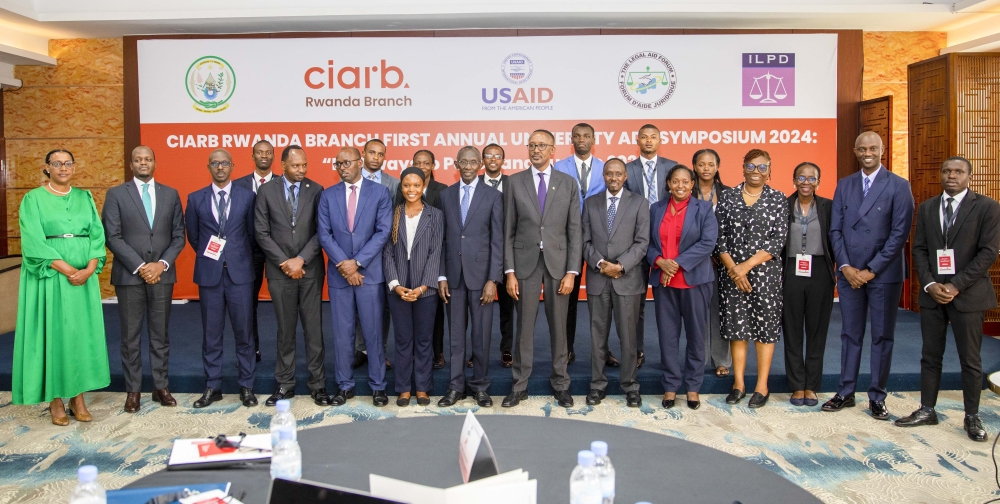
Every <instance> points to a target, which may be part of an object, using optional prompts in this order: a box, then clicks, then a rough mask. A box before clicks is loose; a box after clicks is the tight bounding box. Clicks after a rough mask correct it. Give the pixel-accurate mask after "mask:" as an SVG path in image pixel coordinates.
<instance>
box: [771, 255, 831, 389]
mask: <svg viewBox="0 0 1000 504" xmlns="http://www.w3.org/2000/svg"><path fill="white" fill-rule="evenodd" d="M828 261H829V260H828V259H827V258H826V257H825V256H813V266H812V276H810V277H801V276H796V275H795V258H794V257H788V258H786V260H785V272H784V277H785V278H784V306H783V308H782V317H781V326H782V327H781V328H782V331H783V332H784V334H785V372H786V373H787V379H788V388H789V390H792V391H796V390H813V391H818V390H819V389H820V386H821V385H822V382H823V354H824V353H825V351H826V333H827V330H828V329H829V328H830V313H831V312H832V311H833V278H832V277H831V276H830V263H829V262H828ZM803 327H804V328H805V332H803ZM803 344H804V346H805V357H804V358H803V353H802V351H803Z"/></svg>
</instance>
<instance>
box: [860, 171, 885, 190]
mask: <svg viewBox="0 0 1000 504" xmlns="http://www.w3.org/2000/svg"><path fill="white" fill-rule="evenodd" d="M880 171H882V165H878V168H875V171H873V172H872V174H871V175H865V172H864V170H862V171H861V178H862V180H861V187H862V188H864V187H865V185H864V184H865V181H864V180H863V179H868V190H869V191H871V190H872V187H873V186H874V185H875V177H877V176H878V172H880ZM861 194H864V193H861Z"/></svg>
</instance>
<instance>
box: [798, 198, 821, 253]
mask: <svg viewBox="0 0 1000 504" xmlns="http://www.w3.org/2000/svg"><path fill="white" fill-rule="evenodd" d="M815 211H816V199H815V198H814V199H813V200H812V202H811V203H809V215H813V212H815ZM795 218H796V219H798V220H799V225H800V226H802V253H803V254H805V253H806V240H807V238H808V231H809V220H808V218H807V216H803V215H802V204H801V203H800V202H799V199H798V198H795Z"/></svg>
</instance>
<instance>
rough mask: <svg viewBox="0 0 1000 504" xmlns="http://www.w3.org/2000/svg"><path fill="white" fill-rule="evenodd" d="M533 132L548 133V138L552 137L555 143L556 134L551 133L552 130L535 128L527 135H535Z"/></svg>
mask: <svg viewBox="0 0 1000 504" xmlns="http://www.w3.org/2000/svg"><path fill="white" fill-rule="evenodd" d="M535 133H544V134H546V135H548V136H549V138H551V139H552V143H556V136H555V135H553V134H552V132H551V131H549V130H547V129H536V130H535V131H532V132H531V135H529V137H531V136H535Z"/></svg>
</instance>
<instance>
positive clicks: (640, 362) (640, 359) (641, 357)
mask: <svg viewBox="0 0 1000 504" xmlns="http://www.w3.org/2000/svg"><path fill="white" fill-rule="evenodd" d="M645 363H646V352H643V351H642V350H640V351H639V355H638V356H637V357H636V358H635V368H636V369H639V368H641V367H642V365H643V364H645Z"/></svg>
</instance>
